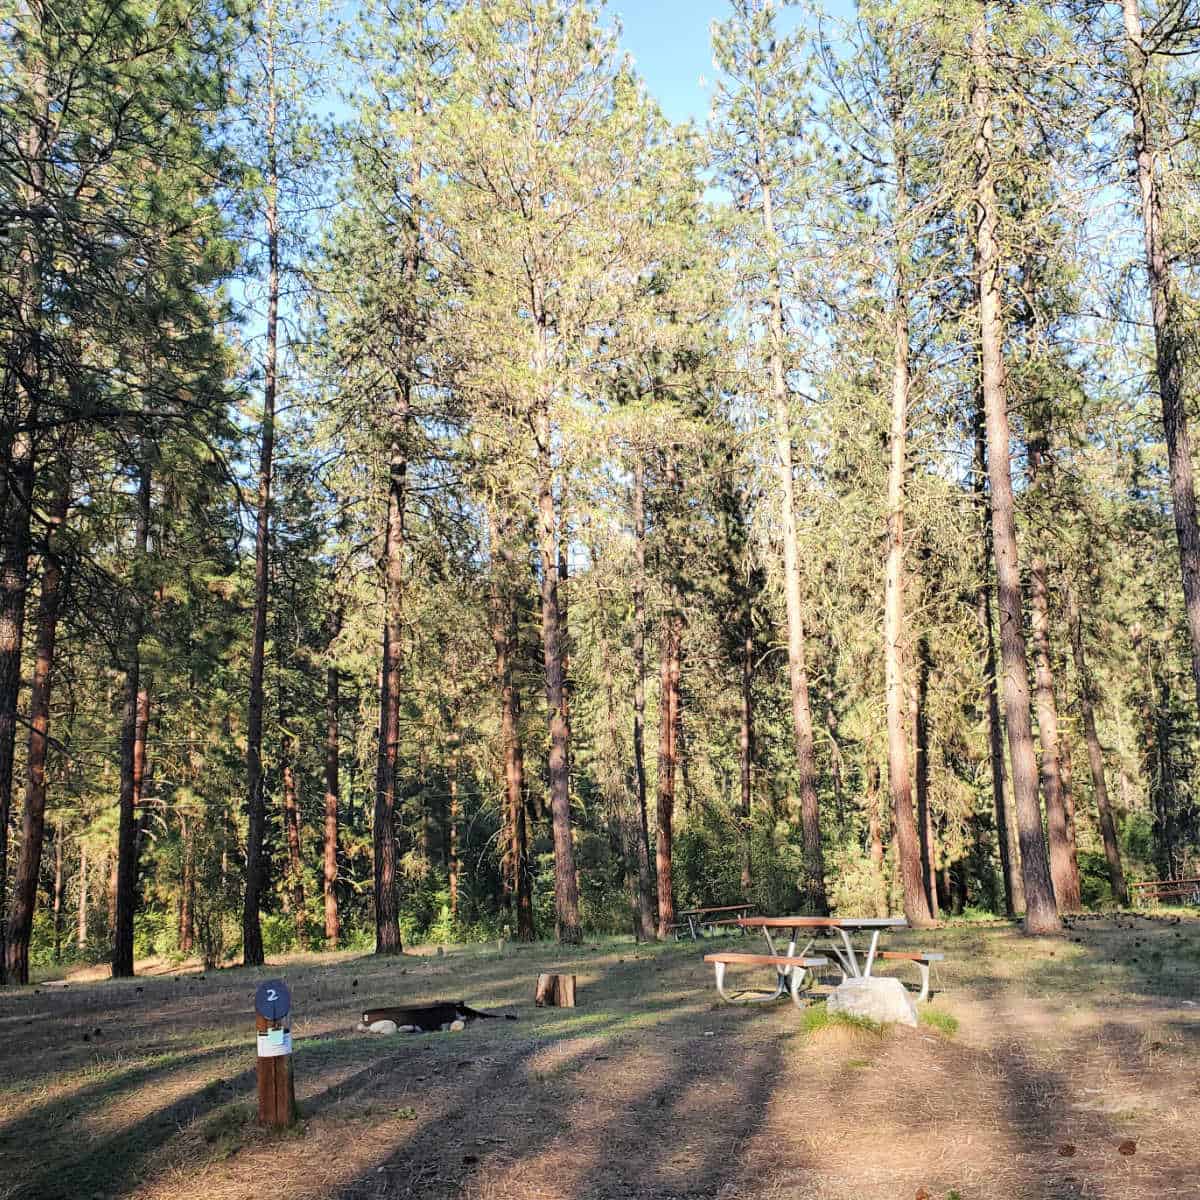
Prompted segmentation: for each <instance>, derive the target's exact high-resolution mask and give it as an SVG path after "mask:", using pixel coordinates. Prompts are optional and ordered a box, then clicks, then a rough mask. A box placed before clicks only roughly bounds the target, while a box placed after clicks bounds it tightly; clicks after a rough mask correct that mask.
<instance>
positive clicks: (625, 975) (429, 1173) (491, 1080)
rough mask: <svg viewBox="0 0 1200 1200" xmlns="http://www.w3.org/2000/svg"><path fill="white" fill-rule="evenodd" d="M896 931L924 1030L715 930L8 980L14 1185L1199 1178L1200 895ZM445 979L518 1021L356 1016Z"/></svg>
mask: <svg viewBox="0 0 1200 1200" xmlns="http://www.w3.org/2000/svg"><path fill="white" fill-rule="evenodd" d="M722 944H724V945H732V943H722ZM888 944H889V946H891V947H892V948H896V949H898V948H903V947H911V948H916V947H918V946H928V947H931V948H934V947H936V948H938V949H942V950H944V951H945V952H946V955H947V961H946V962H945V963H944V964H942V965H941V968H940V971H939V972H938V975H939V976H940V979H939V978H937V977H935V983H939V984H940V992H939V994H938V995H937V996H936V998H935V1000H934V1001H933V1003H932V1004H931V1005H929V1006H927V1007H926V1006H923V1008H925V1009H926V1017H925V1020H924V1021H923V1023H922V1024H921V1026H920V1027H919V1028H917V1029H915V1030H912V1029H902V1028H897V1029H894V1030H892V1031H890V1032H885V1033H879V1032H873V1031H871V1030H869V1029H859V1028H853V1027H847V1026H845V1025H839V1024H837V1023H835V1022H830V1021H825V1020H822V1017H823V1015H824V1014H823V1006H821V1005H819V1004H818V1005H816V1006H814V1007H812V1008H810V1009H808V1010H807V1011H806V1013H801V1012H798V1011H797V1010H796V1009H795V1008H794V1007H793V1006H792V1005H791V1003H790V1002H783V1003H779V1004H774V1005H760V1006H751V1007H749V1008H747V1007H730V1006H727V1005H723V1004H720V1003H719V1002H718V1000H717V996H716V993H715V991H714V988H713V982H712V974H711V968H710V967H709V966H707V965H706V964H705V963H704V962H703V961H702V956H703V954H704V952H705V951H706V950H708V949H710V948H711V946H710V945H709V944H708V943H706V944H704V945H694V944H692V943H690V942H688V943H681V944H669V945H665V946H641V947H635V946H634V945H633V944H632V943H630V942H625V943H619V942H610V943H602V944H600V945H595V946H592V945H589V946H585V947H583V948H581V949H580V950H579V951H577V952H574V953H564V952H563V951H562V950H561V949H559V948H558V947H555V946H551V945H538V946H533V947H512V946H509V947H507V948H506V949H505V950H504V951H503V952H502V953H500V952H498V951H497V949H496V947H495V946H491V947H489V948H477V947H474V948H451V949H450V950H449V952H448V953H446V954H445V955H444V956H442V955H439V954H437V953H436V950H426V951H425V952H422V953H420V954H409V955H406V956H405V957H404V958H403V959H399V960H391V961H387V960H376V959H374V958H372V957H363V956H351V955H344V954H343V955H306V956H302V957H295V958H291V959H287V960H283V961H279V962H276V963H274V964H273V965H272V966H270V967H268V968H267V969H265V970H260V971H248V970H240V969H227V970H222V971H216V972H209V973H208V974H207V976H206V975H204V974H202V973H201V972H200V971H199V970H198V969H192V970H188V969H184V968H175V969H168V968H167V967H166V966H165V965H159V966H157V967H154V968H152V969H153V971H154V972H155V973H153V974H146V975H144V976H143V977H141V978H139V979H137V980H130V981H113V982H102V983H101V982H96V981H94V979H93V980H89V978H88V977H87V975H86V973H83V974H80V975H76V976H67V977H66V978H67V981H68V982H67V986H65V987H63V986H62V985H61V984H58V985H54V984H49V985H48V984H46V983H43V984H41V985H39V986H38V987H36V988H32V987H31V988H26V989H21V990H12V991H7V992H4V993H0V1200H17V1198H22V1200H25V1198H29V1200H59V1198H62V1200H66V1198H70V1200H115V1198H116V1197H122V1198H124V1197H131V1198H132V1197H136V1198H137V1200H151V1198H154V1200H158V1198H164V1200H165V1198H166V1197H170V1198H171V1200H201V1198H209V1197H211V1198H215V1200H226V1198H228V1200H242V1198H246V1200H249V1198H252V1197H253V1198H258V1197H261V1198H264V1200H334V1198H336V1200H374V1198H383V1197H407V1196H413V1197H427V1198H429V1200H450V1198H452V1197H453V1198H456V1200H535V1198H537V1200H618V1198H621V1200H626V1198H634V1197H636V1198H639V1200H640V1198H646V1200H651V1198H652V1200H682V1198H683V1197H688V1198H690V1200H700V1198H702V1197H712V1198H714V1200H716V1198H721V1200H726V1198H728V1200H733V1198H735V1197H736V1198H738V1200H742V1198H744V1197H749V1198H754V1200H850V1198H854V1200H874V1198H876V1197H878V1198H879V1200H906V1198H907V1200H912V1198H914V1197H916V1198H921V1200H947V1198H953V1197H958V1198H960V1200H1010V1198H1014V1197H1022V1198H1025V1197H1029V1198H1033V1197H1039V1198H1040V1197H1045V1198H1050V1200H1068V1198H1070V1200H1085V1198H1086V1200H1143V1198H1145V1200H1150V1198H1151V1197H1153V1198H1154V1200H1168V1198H1170V1197H1185V1196H1186V1197H1189V1198H1194V1197H1195V1196H1196V1195H1197V1189H1198V1187H1200V1184H1198V1183H1197V1179H1198V1174H1197V1163H1198V1162H1200V1149H1198V1139H1197V1134H1196V1112H1197V1109H1198V1108H1200V1071H1198V1070H1197V1064H1198V1063H1200V919H1198V918H1196V917H1195V916H1185V917H1183V918H1182V919H1177V918H1176V917H1175V916H1174V915H1163V916H1160V917H1159V918H1157V919H1147V918H1146V917H1140V916H1137V917H1135V916H1121V917H1116V918H1112V917H1105V918H1095V917H1093V918H1081V919H1078V920H1076V921H1074V922H1072V928H1070V929H1068V930H1066V931H1065V932H1064V933H1063V935H1061V936H1058V937H1053V938H1043V939H1029V938H1026V937H1024V936H1023V935H1022V934H1021V933H1020V932H1019V931H1017V930H1016V929H1015V928H1014V927H1012V926H1011V925H1008V924H1005V923H995V924H978V923H971V924H960V925H956V926H952V927H949V928H946V929H942V930H939V931H937V932H936V933H933V934H921V935H918V934H912V933H910V934H905V935H898V936H894V937H892V938H890V939H889V942H888ZM740 948H754V947H751V946H748V945H747V946H743V947H740ZM899 967H900V970H899V972H898V973H901V974H904V975H905V977H906V978H907V977H908V976H915V974H916V972H915V971H914V970H912V969H911V968H908V969H907V970H906V969H905V967H904V965H903V964H899ZM547 970H556V971H569V972H574V973H575V974H576V975H577V976H578V981H579V989H580V990H579V1007H578V1008H575V1009H535V1008H534V1006H533V1003H532V997H533V989H534V982H535V977H536V975H537V973H538V972H539V971H547ZM271 975H279V976H282V977H284V978H286V979H287V981H288V983H289V985H290V987H291V991H292V996H293V1008H294V1012H295V1020H294V1027H293V1032H294V1036H295V1041H296V1052H295V1057H294V1063H295V1076H296V1093H297V1097H298V1100H299V1105H300V1109H301V1113H302V1120H301V1123H300V1125H299V1126H297V1127H296V1128H295V1129H294V1130H291V1131H288V1132H286V1133H284V1134H272V1133H268V1132H265V1131H262V1130H259V1129H258V1128H257V1127H256V1125H255V1122H254V1117H255V1109H254V1087H255V1075H254V1053H253V1046H254V1040H253V1032H252V1031H253V1020H252V1016H251V1013H252V1005H253V1001H252V997H253V991H254V987H255V985H256V983H257V982H258V981H259V980H260V979H263V978H267V977H270V976H271ZM437 999H455V1000H457V999H462V1000H465V1001H467V1002H468V1003H469V1004H471V1005H473V1006H475V1007H478V1008H485V1009H497V1010H506V1011H514V1012H517V1013H519V1015H520V1020H519V1021H518V1022H515V1023H514V1022H509V1021H479V1022H475V1023H473V1024H471V1025H469V1026H468V1027H467V1029H466V1030H465V1031H463V1032H461V1033H444V1034H425V1035H404V1034H398V1035H395V1036H392V1037H380V1036H377V1035H368V1034H359V1033H356V1032H355V1031H354V1025H355V1023H356V1021H357V1020H358V1017H359V1013H360V1011H361V1010H362V1009H363V1008H364V1007H366V1006H367V1005H370V1004H389V1003H391V1004H395V1003H407V1002H412V1003H419V1002H426V1001H432V1000H437ZM930 1014H944V1015H943V1016H940V1017H939V1016H936V1015H930ZM955 1022H957V1028H955Z"/></svg>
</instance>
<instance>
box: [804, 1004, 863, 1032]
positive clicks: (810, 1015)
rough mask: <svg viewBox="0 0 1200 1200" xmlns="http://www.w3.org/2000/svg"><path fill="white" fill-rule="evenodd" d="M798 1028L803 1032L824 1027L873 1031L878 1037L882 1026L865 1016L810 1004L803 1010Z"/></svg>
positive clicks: (820, 1029)
mask: <svg viewBox="0 0 1200 1200" xmlns="http://www.w3.org/2000/svg"><path fill="white" fill-rule="evenodd" d="M800 1028H801V1030H802V1031H803V1032H804V1033H808V1034H812V1033H820V1032H821V1031H822V1030H824V1029H856V1030H858V1031H859V1032H860V1033H873V1034H875V1036H876V1037H879V1036H881V1035H882V1033H883V1026H882V1025H881V1024H880V1023H879V1022H878V1021H872V1020H870V1019H869V1018H867V1017H855V1016H851V1014H850V1013H842V1012H830V1011H829V1009H828V1008H826V1006H825V1005H824V1004H812V1005H809V1007H808V1008H806V1009H805V1010H804V1016H802V1017H801V1018H800Z"/></svg>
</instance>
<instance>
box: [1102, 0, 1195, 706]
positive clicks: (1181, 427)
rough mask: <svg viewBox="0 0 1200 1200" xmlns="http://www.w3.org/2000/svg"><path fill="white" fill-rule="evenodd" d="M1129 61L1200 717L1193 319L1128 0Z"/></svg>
mask: <svg viewBox="0 0 1200 1200" xmlns="http://www.w3.org/2000/svg"><path fill="white" fill-rule="evenodd" d="M1121 9H1122V15H1123V17H1124V25H1125V58H1126V64H1127V68H1128V72H1129V107H1130V112H1131V115H1132V118H1133V152H1134V160H1135V163H1136V167H1137V180H1138V192H1139V196H1140V199H1141V209H1142V233H1143V239H1144V243H1145V254H1146V272H1147V275H1148V278H1149V284H1150V312H1151V319H1152V321H1153V324H1154V352H1155V368H1156V371H1157V374H1158V390H1159V396H1160V399H1161V401H1162V418H1163V432H1164V433H1165V435H1166V441H1167V464H1168V467H1169V474H1170V481H1171V507H1172V510H1173V512H1174V516H1175V537H1176V541H1177V542H1178V544H1179V568H1180V574H1181V576H1182V580H1183V599H1184V606H1185V608H1186V610H1187V621H1188V634H1189V636H1190V642H1191V652H1192V683H1193V687H1194V689H1195V697H1196V706H1197V710H1198V711H1200V527H1198V525H1197V519H1196V486H1195V481H1194V478H1193V470H1192V450H1191V436H1190V434H1189V431H1188V423H1187V406H1186V398H1185V396H1184V367H1185V357H1186V346H1187V328H1186V324H1187V317H1186V316H1185V314H1184V313H1183V312H1182V310H1181V305H1180V300H1179V296H1178V294H1177V288H1176V285H1175V282H1174V280H1173V279H1172V274H1171V263H1170V260H1169V258H1168V254H1167V247H1166V240H1165V236H1164V231H1163V202H1162V196H1161V193H1160V190H1159V185H1158V153H1157V149H1156V147H1155V138H1154V133H1153V128H1152V122H1151V112H1150V96H1149V94H1148V85H1149V79H1148V76H1149V74H1150V59H1149V55H1148V54H1147V52H1146V47H1145V43H1144V41H1143V36H1142V19H1141V12H1140V6H1139V3H1138V0H1122V3H1121Z"/></svg>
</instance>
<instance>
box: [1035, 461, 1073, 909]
mask: <svg viewBox="0 0 1200 1200" xmlns="http://www.w3.org/2000/svg"><path fill="white" fill-rule="evenodd" d="M1045 455H1046V447H1045V443H1044V442H1043V441H1041V440H1039V439H1037V438H1034V439H1032V440H1031V441H1030V444H1029V476H1030V485H1031V486H1035V485H1036V484H1037V482H1038V479H1039V476H1040V475H1041V473H1042V471H1043V469H1044V467H1045ZM1029 609H1030V614H1031V618H1032V619H1031V622H1030V624H1031V628H1032V633H1033V663H1034V681H1035V684H1036V697H1037V714H1038V740H1039V741H1040V742H1041V744H1042V794H1043V795H1044V796H1045V798H1046V835H1047V840H1048V842H1049V844H1050V879H1051V881H1052V883H1053V884H1054V898H1055V900H1056V901H1057V903H1058V909H1059V912H1078V911H1079V910H1080V909H1081V908H1082V907H1083V901H1082V899H1081V898H1080V885H1079V865H1078V863H1077V862H1076V861H1075V848H1074V840H1075V839H1074V832H1073V830H1072V828H1071V821H1070V819H1069V816H1068V811H1067V810H1068V804H1069V800H1068V795H1069V794H1068V792H1067V790H1066V788H1065V786H1064V783H1063V770H1064V767H1063V758H1062V751H1061V748H1060V738H1059V730H1058V702H1057V700H1056V698H1055V694H1054V666H1053V663H1052V661H1051V652H1050V597H1049V589H1048V586H1047V567H1046V560H1045V557H1044V556H1043V555H1042V554H1041V553H1040V552H1039V551H1035V552H1034V554H1033V556H1032V558H1031V559H1030V563H1029Z"/></svg>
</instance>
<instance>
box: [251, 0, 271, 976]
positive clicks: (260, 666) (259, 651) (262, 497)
mask: <svg viewBox="0 0 1200 1200" xmlns="http://www.w3.org/2000/svg"><path fill="white" fill-rule="evenodd" d="M265 23H266V38H265V52H266V61H265V64H264V68H265V71H266V81H267V108H266V118H265V122H264V126H263V138H264V141H265V145H266V178H265V179H264V181H263V182H264V185H265V188H264V190H265V196H266V201H267V204H266V214H265V216H266V232H267V326H266V351H265V357H264V360H263V412H262V424H261V427H260V433H259V452H258V511H257V514H256V517H255V525H254V616H253V621H252V626H251V632H250V695H249V699H248V702H247V705H246V793H247V801H246V810H247V814H248V822H247V830H246V890H245V896H244V900H243V905H242V962H243V963H244V964H245V965H246V966H259V965H261V964H262V962H263V961H264V958H263V944H262V925H261V922H260V919H259V910H260V908H261V907H262V896H263V892H264V891H265V889H266V862H265V858H264V853H263V839H264V837H265V835H266V825H267V801H266V796H265V795H264V793H263V762H262V744H263V674H264V669H265V661H266V645H267V605H268V600H269V597H268V591H269V588H270V571H271V564H270V558H271V474H272V470H273V466H272V458H273V455H274V451H275V391H276V381H277V373H278V356H279V170H278V157H277V143H276V132H277V122H278V107H279V94H278V89H277V86H276V77H275V48H276V47H275V39H276V28H275V6H274V4H273V3H272V2H271V0H268V4H267V10H266V14H265Z"/></svg>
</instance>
